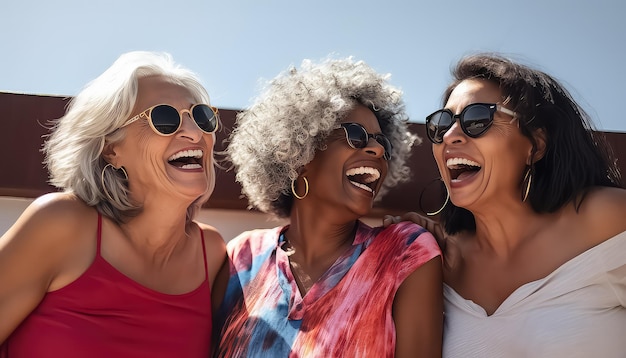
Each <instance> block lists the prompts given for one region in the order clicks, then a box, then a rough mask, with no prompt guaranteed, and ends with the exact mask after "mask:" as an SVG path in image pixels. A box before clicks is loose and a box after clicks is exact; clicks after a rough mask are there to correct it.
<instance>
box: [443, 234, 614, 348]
mask: <svg viewBox="0 0 626 358" xmlns="http://www.w3.org/2000/svg"><path fill="white" fill-rule="evenodd" d="M529 264H532V263H529ZM444 299H445V302H444V306H445V325H444V343H443V356H444V357H462V358H468V357H480V358H490V357H507V358H509V357H510V358H514V357H533V358H537V357H559V358H560V357H567V358H574V357H585V358H590V357H591V358H613V357H616V358H617V357H619V358H624V357H626V231H625V232H622V233H620V234H618V235H616V236H614V237H613V238H610V239H608V240H606V241H604V242H602V243H601V244H599V245H597V246H594V247H592V248H590V249H589V250H587V251H585V252H583V253H581V254H580V255H578V256H576V257H574V258H572V259H571V260H569V261H567V262H566V263H564V264H563V265H561V266H560V267H559V268H558V269H556V270H555V271H554V272H552V273H551V274H550V275H548V276H547V277H544V278H542V279H540V280H537V281H533V282H529V283H527V284H524V285H522V286H521V287H519V288H518V289H517V290H515V291H514V292H513V293H512V294H511V295H510V296H509V297H508V298H507V299H506V300H505V301H504V302H503V303H502V304H501V305H500V307H498V309H497V310H496V311H495V312H494V313H493V314H492V315H491V316H488V315H487V313H486V312H485V310H484V309H483V308H482V307H481V306H479V305H477V304H475V303H474V302H472V301H471V300H466V299H464V298H463V297H461V296H460V295H459V294H458V293H457V292H456V291H454V290H453V289H452V288H451V287H449V286H447V285H444Z"/></svg>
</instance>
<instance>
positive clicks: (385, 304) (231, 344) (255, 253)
mask: <svg viewBox="0 0 626 358" xmlns="http://www.w3.org/2000/svg"><path fill="white" fill-rule="evenodd" d="M286 229H287V227H277V228H274V229H267V230H254V231H248V232H245V233H243V234H241V235H239V236H238V237H237V238H235V239H233V240H232V241H231V242H229V243H228V249H227V251H228V255H229V258H230V265H231V267H230V275H231V276H230V280H229V283H228V288H227V290H226V295H225V297H224V303H223V304H222V307H221V310H220V311H221V312H220V314H218V316H219V318H218V322H217V324H218V327H216V328H219V327H220V326H222V325H223V326H224V328H223V330H222V334H221V337H220V338H219V339H220V343H219V348H218V349H219V351H218V352H217V353H218V354H217V356H219V357H272V358H280V357H377V358H378V357H393V356H394V351H395V341H396V334H395V326H394V322H393V317H392V304H393V300H394V296H395V293H396V291H397V290H398V287H399V286H400V285H401V284H402V282H403V281H404V279H405V278H406V277H407V276H408V275H409V274H411V273H412V272H413V271H415V269H417V268H418V267H420V266H421V265H423V264H424V263H426V262H428V261H429V260H431V259H433V258H434V257H436V256H439V255H441V251H440V249H439V246H438V245H437V243H436V241H435V239H434V237H433V236H432V235H431V234H430V233H429V232H427V231H426V230H425V229H424V228H422V227H420V226H418V225H416V224H414V223H410V222H401V223H398V224H394V225H391V226H389V227H387V228H380V227H378V228H370V227H369V226H367V225H365V224H364V223H362V222H358V227H357V231H356V236H355V239H354V241H353V243H352V247H351V248H350V249H349V250H347V251H346V252H345V253H344V254H343V255H342V256H340V257H339V258H338V259H337V261H336V262H335V263H334V264H333V265H332V266H331V267H330V268H329V269H328V271H326V273H324V275H322V277H321V278H320V279H319V280H318V281H317V282H316V283H314V284H313V286H312V287H311V289H310V290H309V291H308V293H307V294H306V295H305V296H304V297H302V296H301V294H300V291H299V289H298V285H297V284H296V280H295V278H294V275H293V273H292V271H291V268H290V265H289V259H288V256H287V253H286V252H285V251H284V250H283V249H282V244H283V242H284V237H283V235H282V234H281V233H282V232H284V231H285V230H286ZM415 304H419V302H416V303H415ZM228 312H230V315H229V316H228V317H227V318H226V323H224V317H225V316H226V314H225V313H228ZM220 321H221V322H220Z"/></svg>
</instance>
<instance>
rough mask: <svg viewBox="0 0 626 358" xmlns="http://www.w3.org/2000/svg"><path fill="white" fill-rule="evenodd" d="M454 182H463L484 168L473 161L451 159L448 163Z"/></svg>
mask: <svg viewBox="0 0 626 358" xmlns="http://www.w3.org/2000/svg"><path fill="white" fill-rule="evenodd" d="M446 166H447V167H448V169H449V170H450V178H451V179H452V180H463V178H465V177H468V176H471V175H472V174H475V173H476V172H478V171H479V170H480V169H481V168H482V167H481V166H480V164H478V163H476V162H475V161H473V160H469V159H466V158H450V159H448V160H447V161H446Z"/></svg>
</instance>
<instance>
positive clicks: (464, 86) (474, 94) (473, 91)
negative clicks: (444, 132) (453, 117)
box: [446, 79, 503, 112]
mask: <svg viewBox="0 0 626 358" xmlns="http://www.w3.org/2000/svg"><path fill="white" fill-rule="evenodd" d="M502 100H503V97H502V91H501V90H500V88H499V87H498V85H497V84H495V83H493V82H491V81H487V80H481V79H468V80H464V81H462V82H461V83H459V85H458V86H456V87H455V88H454V90H453V91H452V92H451V93H450V97H449V98H448V101H447V102H446V108H449V109H451V110H458V111H460V110H461V109H463V108H464V107H465V106H467V105H469V104H472V103H481V102H482V103H500V102H502ZM458 111H457V112H458Z"/></svg>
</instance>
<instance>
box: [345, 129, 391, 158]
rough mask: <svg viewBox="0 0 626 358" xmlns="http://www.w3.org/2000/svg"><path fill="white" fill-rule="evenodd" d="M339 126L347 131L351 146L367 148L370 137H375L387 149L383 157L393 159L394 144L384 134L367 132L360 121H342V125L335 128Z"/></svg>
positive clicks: (347, 138)
mask: <svg viewBox="0 0 626 358" xmlns="http://www.w3.org/2000/svg"><path fill="white" fill-rule="evenodd" d="M339 128H343V130H344V132H345V133H346V140H347V141H348V144H349V145H350V147H352V148H354V149H360V148H365V147H367V143H368V142H369V140H370V138H374V139H376V141H377V142H378V143H379V144H380V145H381V146H382V147H383V149H384V150H385V153H384V154H383V158H384V159H385V160H389V159H391V149H392V148H393V146H392V145H391V142H390V141H389V139H387V137H386V136H385V135H384V134H370V133H367V130H366V129H365V128H364V127H363V126H362V125H360V124H358V123H341V124H340V126H337V127H336V128H335V129H339Z"/></svg>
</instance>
